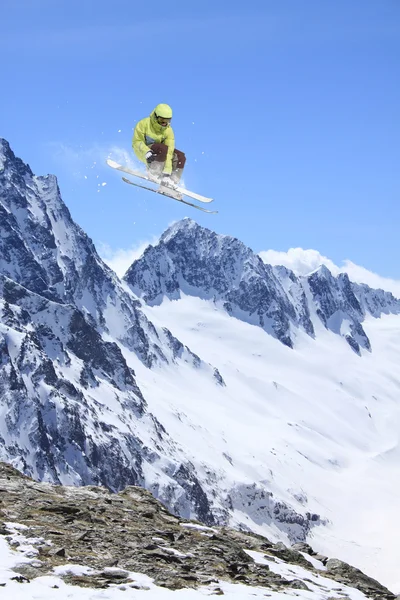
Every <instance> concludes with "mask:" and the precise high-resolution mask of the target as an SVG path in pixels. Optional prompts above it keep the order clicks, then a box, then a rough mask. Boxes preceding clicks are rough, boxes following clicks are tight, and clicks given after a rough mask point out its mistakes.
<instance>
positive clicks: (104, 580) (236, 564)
mask: <svg viewBox="0 0 400 600" xmlns="http://www.w3.org/2000/svg"><path fill="white" fill-rule="evenodd" d="M0 521H1V522H2V524H0V535H1V536H4V539H5V540H7V542H8V543H9V544H10V546H11V547H12V548H13V550H14V551H15V552H16V561H17V562H18V560H20V565H19V566H18V567H15V573H16V574H15V577H14V579H16V581H19V582H20V583H21V584H24V585H29V581H30V580H32V579H34V578H36V577H38V576H41V575H46V574H51V573H53V572H54V570H56V572H57V568H58V570H59V572H60V568H61V572H62V573H63V579H64V581H65V582H67V583H70V584H73V585H77V586H84V587H92V588H107V587H115V586H117V587H119V589H121V590H124V589H125V590H126V589H128V588H130V587H133V588H135V587H136V588H139V589H143V585H142V584H140V583H138V582H137V581H135V577H134V576H133V575H132V572H136V573H143V574H145V575H147V576H149V577H151V578H152V580H153V581H154V583H155V584H157V585H158V586H162V587H167V588H170V589H180V588H187V587H192V588H196V587H199V586H204V585H208V586H212V590H213V592H212V593H215V594H220V593H222V591H221V589H220V587H219V583H220V582H221V581H230V582H233V583H243V584H246V585H248V586H259V587H262V588H265V589H266V591H267V590H274V591H282V590H293V589H303V590H309V591H310V592H316V594H315V597H316V598H322V597H323V598H328V597H329V598H330V599H331V600H333V599H334V598H346V597H349V596H348V594H349V589H350V588H355V589H358V590H360V591H361V592H363V593H364V594H365V596H366V597H367V598H371V599H373V600H395V598H396V597H395V595H394V594H392V593H391V592H390V591H389V590H387V589H386V588H385V587H384V586H382V585H380V584H379V583H378V582H377V581H375V580H374V579H371V578H369V577H368V576H366V575H365V574H364V573H362V572H361V571H359V570H358V569H355V568H354V567H351V566H350V565H347V564H346V563H343V562H342V561H339V560H336V559H328V558H327V557H324V556H319V555H317V554H316V553H315V552H313V550H312V548H311V547H310V546H309V545H307V544H296V545H294V546H293V547H292V548H288V547H285V546H284V544H282V543H278V544H273V543H271V542H270V541H269V540H268V539H266V538H264V537H262V536H259V535H255V534H250V533H248V532H241V531H235V530H232V529H229V528H226V527H212V528H211V527H207V526H203V525H201V524H200V523H198V522H193V521H191V522H182V520H181V519H179V518H178V517H176V516H174V515H172V514H171V513H169V512H168V511H167V510H166V509H165V507H163V506H162V505H161V504H160V503H159V502H158V501H157V500H156V499H155V498H153V496H152V495H151V494H150V493H149V492H148V491H146V490H144V489H143V488H140V487H134V486H129V487H127V488H126V489H125V490H123V491H122V492H119V493H118V494H113V493H110V492H109V491H108V490H106V489H105V488H101V487H95V486H86V487H80V488H76V487H62V486H55V485H51V484H46V483H37V482H35V481H33V480H32V479H30V478H28V477H26V476H24V475H22V474H21V473H19V472H18V471H17V470H16V469H14V468H13V467H11V466H10V465H7V464H5V463H0ZM310 561H311V562H310ZM278 563H279V565H280V567H281V568H282V564H287V565H288V568H289V570H288V572H287V574H283V575H280V574H278V573H276V572H274V565H275V564H278ZM68 565H70V568H68ZM77 565H79V566H80V567H81V574H77V569H76V566H77ZM82 567H84V568H83V569H82ZM332 581H333V582H336V583H337V585H336V586H334V588H330V585H331V584H332ZM329 582H330V583H329ZM0 586H2V587H5V588H6V587H7V582H6V581H3V582H2V581H0ZM144 589H145V588H144ZM329 589H334V590H335V595H334V596H333V595H332V596H328V592H329ZM317 594H324V595H323V596H321V595H317Z"/></svg>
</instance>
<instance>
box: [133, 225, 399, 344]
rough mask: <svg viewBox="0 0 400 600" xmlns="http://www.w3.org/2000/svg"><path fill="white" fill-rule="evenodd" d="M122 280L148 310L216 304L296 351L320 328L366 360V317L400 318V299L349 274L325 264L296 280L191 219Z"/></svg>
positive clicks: (147, 253)
mask: <svg viewBox="0 0 400 600" xmlns="http://www.w3.org/2000/svg"><path fill="white" fill-rule="evenodd" d="M124 280H125V281H126V282H127V283H128V284H129V285H130V287H131V289H132V291H133V292H134V293H135V294H136V295H138V296H139V297H141V298H143V300H144V301H145V302H146V303H147V304H149V305H150V306H154V305H158V304H160V303H161V302H162V301H163V298H165V297H167V298H169V299H171V300H176V299H179V298H180V297H182V295H192V296H197V297H199V298H203V299H210V300H212V301H213V302H214V303H215V304H216V305H217V306H221V307H222V308H223V309H224V310H226V311H227V312H228V314H230V315H231V316H233V317H236V318H238V319H241V320H243V321H245V322H248V323H251V324H254V325H258V326H260V327H262V328H263V329H264V330H265V331H266V332H267V333H269V334H271V335H273V336H274V337H276V338H278V339H279V340H280V341H281V342H282V343H284V344H285V345H286V346H289V347H290V348H293V347H294V344H295V338H296V332H297V331H298V329H301V330H302V331H305V332H306V333H307V334H308V335H310V336H311V337H315V331H316V328H317V329H318V328H319V324H320V323H322V324H323V326H324V327H325V328H326V329H329V330H330V331H333V332H334V333H336V334H338V335H340V336H342V337H343V338H344V339H345V340H346V341H347V342H348V344H349V346H350V347H351V348H352V350H353V351H354V352H356V353H357V354H359V355H361V352H362V350H363V349H364V350H367V351H370V350H371V344H370V341H369V339H368V336H367V335H366V333H365V331H364V329H363V326H362V324H361V323H362V322H363V321H364V320H365V317H366V316H367V315H372V316H373V317H375V318H378V317H380V316H381V315H382V314H400V300H398V299H396V298H394V296H393V295H392V294H391V293H390V292H384V291H383V290H372V289H371V288H369V287H368V286H367V285H361V284H355V283H352V282H350V280H349V278H348V276H347V275H346V274H339V275H338V276H337V277H334V276H333V275H332V274H331V273H330V271H329V270H328V268H327V267H326V266H324V265H322V266H321V267H320V268H319V269H317V270H316V271H314V272H313V273H311V274H310V275H308V276H307V277H302V276H301V277H297V276H296V275H295V274H294V273H293V272H292V271H290V270H289V269H287V268H286V267H272V266H271V265H268V264H265V263H264V262H263V261H262V260H261V258H260V257H259V256H258V255H257V254H255V253H254V252H253V251H252V250H251V249H250V248H248V247H246V246H245V245H244V244H243V243H242V242H240V241H239V240H237V239H235V238H233V237H230V236H227V235H219V234H216V233H214V232H213V231H211V230H209V229H207V228H205V227H201V226H200V225H198V224H197V223H195V222H194V221H193V220H191V219H184V220H182V221H179V222H178V223H175V224H173V225H172V226H171V227H169V229H168V230H167V231H166V232H165V233H164V234H163V235H162V236H161V238H160V241H159V243H158V244H157V245H155V246H149V247H148V248H147V249H146V250H145V251H144V253H143V255H142V257H141V258H139V259H138V260H136V261H135V262H134V263H133V264H132V265H131V267H130V268H129V269H128V271H127V272H126V274H125V276H124ZM311 315H314V316H313V317H312V316H311ZM316 319H317V320H316Z"/></svg>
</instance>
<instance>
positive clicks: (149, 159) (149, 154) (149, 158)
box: [144, 150, 157, 165]
mask: <svg viewBox="0 0 400 600" xmlns="http://www.w3.org/2000/svg"><path fill="white" fill-rule="evenodd" d="M156 156H157V154H156V153H155V152H153V150H149V151H148V152H146V154H145V156H144V157H145V159H146V162H147V164H148V165H150V164H151V163H152V162H153V160H155V158H156Z"/></svg>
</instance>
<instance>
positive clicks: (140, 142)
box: [132, 120, 150, 157]
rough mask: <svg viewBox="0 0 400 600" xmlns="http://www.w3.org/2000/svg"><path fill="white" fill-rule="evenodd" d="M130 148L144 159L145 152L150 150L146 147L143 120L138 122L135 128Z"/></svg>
mask: <svg viewBox="0 0 400 600" xmlns="http://www.w3.org/2000/svg"><path fill="white" fill-rule="evenodd" d="M132 148H133V149H134V151H135V152H136V154H137V155H139V156H141V157H144V156H145V154H146V152H148V151H149V150H150V148H149V147H148V146H147V145H146V138H145V124H144V122H143V120H142V121H139V123H138V124H137V125H136V127H135V131H134V133H133V139H132Z"/></svg>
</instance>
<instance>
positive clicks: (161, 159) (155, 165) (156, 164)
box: [149, 144, 186, 183]
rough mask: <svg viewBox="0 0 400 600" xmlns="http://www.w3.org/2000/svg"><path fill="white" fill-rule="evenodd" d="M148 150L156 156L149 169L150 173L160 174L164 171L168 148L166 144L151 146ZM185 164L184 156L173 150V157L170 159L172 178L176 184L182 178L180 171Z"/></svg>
mask: <svg viewBox="0 0 400 600" xmlns="http://www.w3.org/2000/svg"><path fill="white" fill-rule="evenodd" d="M150 148H151V149H152V151H153V152H154V153H155V154H156V155H157V156H156V157H155V158H154V161H153V162H152V163H151V165H150V167H149V168H150V171H152V172H153V173H155V174H157V175H158V174H161V173H162V171H163V169H164V163H165V161H166V158H167V152H168V146H167V144H152V145H151V146H150ZM185 163H186V156H185V154H184V153H183V152H181V151H180V150H177V149H176V148H175V150H174V155H173V157H172V178H173V179H174V181H175V182H176V183H178V182H179V180H180V178H181V177H182V171H183V167H184V166H185Z"/></svg>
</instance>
